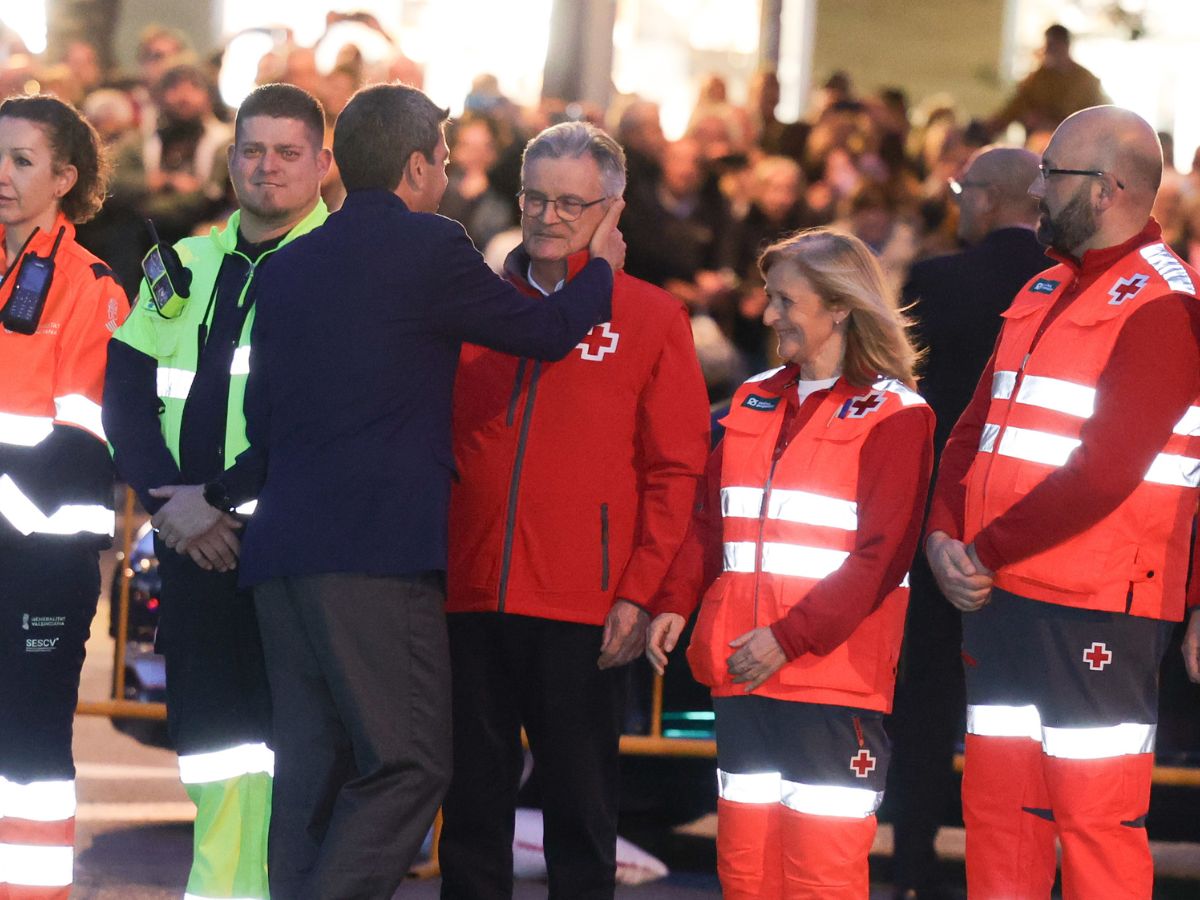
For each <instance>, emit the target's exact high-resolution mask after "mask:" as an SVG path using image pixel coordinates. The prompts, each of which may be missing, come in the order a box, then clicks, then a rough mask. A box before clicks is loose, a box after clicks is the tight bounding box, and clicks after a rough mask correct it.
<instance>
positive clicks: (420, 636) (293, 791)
mask: <svg viewBox="0 0 1200 900" xmlns="http://www.w3.org/2000/svg"><path fill="white" fill-rule="evenodd" d="M444 594H445V591H444V587H443V580H442V576H441V573H429V574H422V575H414V576H406V577H399V578H377V577H370V576H366V575H348V574H333V575H315V576H306V577H297V578H280V579H273V580H271V581H268V582H265V583H263V584H261V585H258V586H257V587H256V588H255V589H254V600H255V608H256V611H257V613H258V621H259V628H260V630H261V631H262V641H263V649H264V651H265V654H266V663H267V678H268V680H269V681H270V685H271V700H272V708H273V731H274V747H275V791H274V799H273V802H272V808H271V834H270V850H269V852H270V856H269V859H268V865H269V869H270V881H271V895H272V896H273V897H275V898H277V900H295V898H300V900H335V898H336V900H349V898H355V900H359V898H361V900H368V898H381V900H386V898H390V897H391V896H392V894H393V892H394V891H395V890H396V887H397V886H398V885H399V884H400V882H401V881H402V880H403V878H404V876H405V873H406V872H407V871H408V868H409V866H410V865H411V863H412V861H413V859H414V858H415V857H416V855H417V853H418V851H419V850H420V847H421V843H422V841H423V840H424V838H425V834H426V832H427V831H428V829H429V826H430V824H431V823H432V822H433V818H434V815H435V814H436V813H437V809H438V805H439V803H440V802H441V799H442V795H443V794H444V793H445V790H446V786H447V784H448V782H449V778H450V760H451V742H450V662H449V651H448V648H447V642H446V621H445V616H444V613H443V609H442V607H443V601H444Z"/></svg>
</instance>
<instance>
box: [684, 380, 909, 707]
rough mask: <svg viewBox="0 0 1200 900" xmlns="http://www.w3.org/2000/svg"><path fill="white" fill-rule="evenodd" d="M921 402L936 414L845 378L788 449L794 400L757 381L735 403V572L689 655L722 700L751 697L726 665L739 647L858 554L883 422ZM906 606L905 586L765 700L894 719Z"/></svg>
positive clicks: (729, 458) (726, 486)
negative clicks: (874, 437)
mask: <svg viewBox="0 0 1200 900" xmlns="http://www.w3.org/2000/svg"><path fill="white" fill-rule="evenodd" d="M768 374H770V373H768ZM915 405H919V406H921V407H923V408H925V409H926V410H928V407H927V406H925V401H924V400H922V399H921V397H920V396H919V395H917V394H916V393H914V392H913V391H911V390H909V389H908V388H906V387H904V386H903V385H902V384H900V383H899V382H896V381H893V380H886V379H885V380H880V381H878V382H876V383H875V384H874V385H873V386H872V387H870V388H861V387H855V386H853V385H851V384H849V383H848V382H847V381H845V380H841V381H838V382H837V383H836V384H835V385H834V386H833V388H832V389H831V390H830V391H829V393H828V395H827V396H826V397H825V398H824V400H822V402H821V405H820V407H818V408H817V410H816V411H815V412H814V413H813V415H812V417H811V418H810V419H809V420H808V421H807V422H806V423H805V424H804V425H803V426H802V427H801V429H800V431H799V432H798V433H797V434H796V436H795V437H794V438H793V439H792V440H791V442H790V443H789V444H788V445H787V447H786V449H784V450H783V452H782V453H777V444H778V437H779V433H780V429H781V428H782V426H783V422H784V413H785V406H786V403H785V400H784V398H783V397H782V396H780V395H779V394H775V393H772V392H769V391H765V390H763V387H762V385H761V384H760V383H757V382H755V381H750V382H747V383H746V384H744V385H742V387H741V388H740V389H739V390H738V392H737V394H735V395H734V398H733V401H732V404H731V407H730V409H731V411H730V413H729V415H728V416H727V417H726V418H725V419H724V425H725V429H726V430H725V437H724V439H723V442H724V451H723V454H724V455H723V464H722V470H721V516H722V530H723V542H724V548H723V549H724V566H723V571H722V573H721V575H720V576H719V577H718V578H717V580H716V581H714V582H713V584H712V586H711V587H710V588H709V589H708V591H707V592H706V593H705V595H704V599H703V601H702V603H701V607H700V615H699V617H698V618H697V621H696V628H695V631H694V632H693V635H692V642H691V646H689V648H688V654H687V655H688V662H689V663H690V665H691V667H692V672H693V674H694V675H695V677H696V679H697V680H698V681H700V682H701V683H703V684H707V685H708V686H710V687H711V688H712V690H713V694H714V695H716V696H730V695H736V694H740V693H741V692H742V689H743V686H742V685H740V684H734V683H733V682H732V680H731V676H730V675H729V672H728V671H727V669H726V659H727V658H728V656H729V654H730V653H731V652H732V651H731V650H730V648H729V642H730V641H732V640H733V639H734V638H736V637H738V636H740V635H742V634H745V633H746V632H747V631H750V630H751V629H753V628H757V627H760V626H764V625H770V624H771V623H773V622H775V621H777V620H779V619H781V618H783V617H784V616H786V615H787V613H788V611H789V610H790V609H791V608H792V607H793V606H795V605H796V604H800V603H803V602H804V598H805V596H806V595H807V594H808V593H809V591H811V590H812V588H813V587H814V586H815V585H816V584H818V583H819V582H820V581H821V580H822V579H823V578H825V577H826V576H828V575H830V574H832V573H833V572H835V571H836V570H837V569H838V568H839V567H840V566H841V565H842V563H843V562H844V561H845V560H846V559H847V557H848V556H849V555H850V553H851V551H853V550H854V547H855V537H856V534H857V528H858V503H857V491H858V483H859V478H860V471H859V454H860V453H861V450H862V447H863V443H864V442H865V441H866V439H867V436H868V435H869V434H870V432H871V430H872V429H873V428H874V427H875V426H876V425H878V424H879V423H880V422H882V421H883V420H884V419H886V418H888V417H889V416H891V415H893V414H895V413H897V412H899V411H900V410H902V409H904V408H905V407H909V406H915ZM929 415H930V418H931V419H932V413H930V414H929ZM930 428H931V429H932V422H931V423H930ZM907 606H908V581H907V578H905V579H904V581H903V583H901V584H897V585H895V586H894V587H893V588H892V590H890V591H889V592H888V593H887V594H886V596H885V597H884V600H883V602H882V603H880V605H879V606H878V607H876V608H875V610H874V611H873V612H871V613H870V614H869V615H868V616H867V617H866V618H865V619H863V621H862V622H861V623H860V624H859V625H858V627H857V628H855V630H854V631H853V633H851V635H850V637H849V638H848V639H846V640H845V641H844V642H843V643H841V644H840V645H838V646H837V647H835V648H834V649H833V650H832V651H831V652H830V653H828V654H826V655H824V656H818V655H816V654H813V653H805V654H803V655H801V656H799V657H797V658H796V659H794V660H791V661H790V662H788V663H786V664H785V665H784V666H783V668H781V669H780V670H779V671H778V672H776V673H775V674H774V675H773V676H771V678H770V679H768V680H767V681H766V682H765V683H764V684H763V685H762V686H761V687H759V688H757V689H756V690H755V692H754V693H755V694H757V695H760V696H766V697H774V698H777V699H781V700H794V701H803V702H808V703H828V704H836V705H844V706H854V707H859V708H863V709H877V710H881V711H885V712H886V711H889V710H890V709H891V705H892V692H893V688H894V686H895V679H896V661H897V659H898V657H899V655H900V641H901V637H902V635H903V631H904V612H905V609H906V608H907Z"/></svg>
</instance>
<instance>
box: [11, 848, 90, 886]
mask: <svg viewBox="0 0 1200 900" xmlns="http://www.w3.org/2000/svg"><path fill="white" fill-rule="evenodd" d="M74 857H75V852H74V848H72V847H46V846H37V845H34V844H0V886H2V885H3V884H4V883H8V884H10V885H22V886H24V887H67V886H69V885H70V884H71V881H72V875H73V869H74V865H75V858H74Z"/></svg>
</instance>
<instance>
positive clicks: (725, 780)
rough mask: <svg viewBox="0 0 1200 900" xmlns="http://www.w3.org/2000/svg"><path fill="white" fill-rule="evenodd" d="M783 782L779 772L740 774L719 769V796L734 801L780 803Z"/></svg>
mask: <svg viewBox="0 0 1200 900" xmlns="http://www.w3.org/2000/svg"><path fill="white" fill-rule="evenodd" d="M782 783H783V776H782V775H780V774H779V773H778V772H752V773H750V774H739V773H736V772H724V771H722V770H721V769H717V796H718V797H720V798H721V799H722V800H730V801H732V802H734V803H778V802H779V800H780V798H781V796H782V795H781V792H780V785H781V784H782Z"/></svg>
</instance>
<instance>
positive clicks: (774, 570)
mask: <svg viewBox="0 0 1200 900" xmlns="http://www.w3.org/2000/svg"><path fill="white" fill-rule="evenodd" d="M724 551H725V571H726V572H753V571H754V559H755V544H754V541H727V542H726V543H725V546H724ZM849 555H850V554H849V553H848V552H846V551H845V550H829V549H826V548H824V547H804V546H798V545H795V544H773V543H766V544H763V554H762V570H763V571H764V572H769V573H770V574H772V575H793V576H796V577H798V578H824V577H825V576H826V575H829V574H830V573H831V572H836V571H837V570H838V568H840V567H841V565H842V563H844V562H845V561H846V557H848V556H849Z"/></svg>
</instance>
